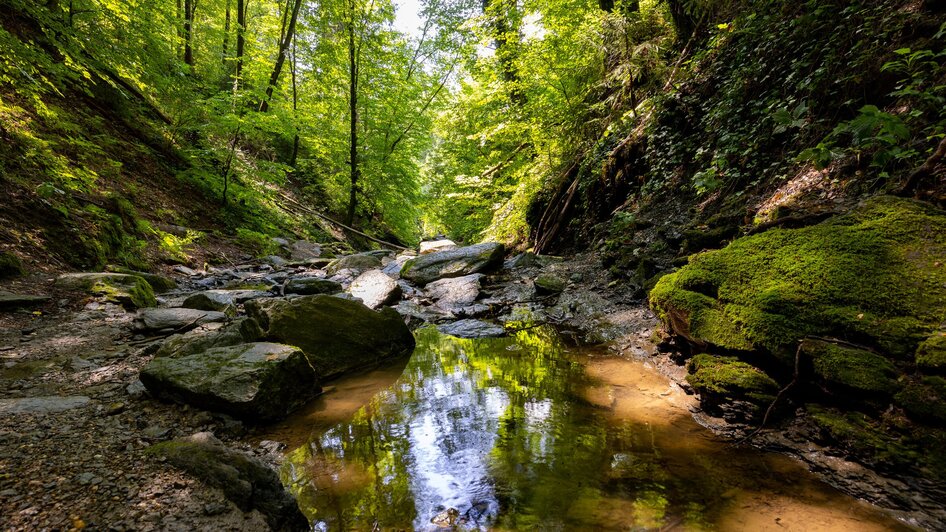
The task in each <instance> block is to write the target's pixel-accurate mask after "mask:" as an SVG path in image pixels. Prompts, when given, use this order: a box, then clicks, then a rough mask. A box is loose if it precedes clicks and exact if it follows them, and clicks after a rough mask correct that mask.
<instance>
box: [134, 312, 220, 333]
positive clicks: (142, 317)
mask: <svg viewBox="0 0 946 532" xmlns="http://www.w3.org/2000/svg"><path fill="white" fill-rule="evenodd" d="M226 320H227V315H226V314H224V313H223V312H216V311H213V310H195V309H190V308H148V309H142V310H140V311H138V316H137V317H136V318H135V323H136V326H137V327H138V328H139V329H143V330H148V331H161V330H164V329H187V328H193V327H197V326H198V325H203V324H205V323H211V322H220V321H226Z"/></svg>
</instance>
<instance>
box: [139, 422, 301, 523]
mask: <svg viewBox="0 0 946 532" xmlns="http://www.w3.org/2000/svg"><path fill="white" fill-rule="evenodd" d="M148 454H150V455H152V456H158V457H163V458H164V459H165V460H167V462H168V463H170V464H171V465H173V466H174V467H177V468H179V469H181V470H183V471H186V472H187V473H189V474H191V475H193V476H195V477H196V478H198V479H200V480H201V482H204V483H205V484H208V485H210V486H213V487H215V488H219V489H221V490H223V493H224V495H225V496H226V497H227V499H229V500H230V501H232V502H233V503H234V504H236V505H237V507H239V508H240V509H241V510H243V511H244V512H249V511H251V510H258V511H259V512H261V513H262V514H263V515H265V516H266V521H267V523H268V524H269V526H270V528H272V529H273V530H277V531H285V532H295V531H303V530H310V527H309V522H308V520H307V519H306V518H305V516H304V515H303V514H302V512H300V511H299V506H298V505H297V504H296V501H295V499H294V498H293V497H292V495H290V494H289V492H287V491H286V489H285V488H284V487H283V485H282V483H281V482H280V480H279V475H277V474H276V472H275V471H273V470H272V469H271V468H270V467H268V466H267V465H265V464H264V463H263V462H261V461H259V460H257V459H256V458H253V457H251V456H248V455H246V454H244V453H241V452H239V451H236V450H234V449H230V448H227V447H226V446H225V445H224V444H223V443H221V442H220V440H218V439H217V438H215V437H214V435H213V434H211V433H209V432H200V433H197V434H194V435H192V436H188V437H186V438H181V439H177V440H173V441H169V442H164V443H159V444H157V445H153V446H151V447H150V448H149V449H148Z"/></svg>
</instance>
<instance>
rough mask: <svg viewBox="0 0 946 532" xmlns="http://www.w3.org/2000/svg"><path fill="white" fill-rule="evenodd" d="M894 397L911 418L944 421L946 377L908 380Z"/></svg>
mask: <svg viewBox="0 0 946 532" xmlns="http://www.w3.org/2000/svg"><path fill="white" fill-rule="evenodd" d="M894 399H895V400H896V402H897V404H898V405H900V406H901V407H903V409H904V410H905V411H906V412H907V415H908V416H910V417H911V418H912V419H916V420H918V421H926V422H934V423H946V379H943V378H942V377H923V378H922V379H920V380H918V381H914V382H910V383H908V384H907V385H906V386H905V387H904V388H903V391H901V392H900V393H898V394H897V395H896V397H895V398H894Z"/></svg>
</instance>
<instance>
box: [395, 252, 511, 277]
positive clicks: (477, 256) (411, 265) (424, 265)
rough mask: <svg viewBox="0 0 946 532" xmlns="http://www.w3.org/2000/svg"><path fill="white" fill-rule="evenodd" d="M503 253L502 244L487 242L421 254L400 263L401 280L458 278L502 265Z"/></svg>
mask: <svg viewBox="0 0 946 532" xmlns="http://www.w3.org/2000/svg"><path fill="white" fill-rule="evenodd" d="M504 252H505V249H504V248H503V245H502V244H497V243H495V242H487V243H484V244H476V245H474V246H467V247H463V248H457V249H451V250H448V251H439V252H436V253H430V254H428V255H421V256H419V257H416V258H413V259H410V260H408V261H407V262H406V263H405V264H404V267H403V268H402V269H401V277H403V278H405V279H407V280H408V281H412V282H414V283H418V284H427V283H429V282H431V281H436V280H437V279H443V278H445V277H462V276H464V275H469V274H471V273H478V272H481V271H486V270H488V269H490V268H493V267H496V266H498V265H500V264H502V260H503V253H504Z"/></svg>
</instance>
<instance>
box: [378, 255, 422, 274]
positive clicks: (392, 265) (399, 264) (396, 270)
mask: <svg viewBox="0 0 946 532" xmlns="http://www.w3.org/2000/svg"><path fill="white" fill-rule="evenodd" d="M412 258H414V255H406V254H404V253H401V254H400V255H398V256H397V257H394V259H393V260H391V261H390V262H388V263H387V264H385V265H384V268H381V271H382V272H384V274H385V275H387V276H388V277H391V278H392V279H400V278H401V268H403V267H404V263H406V262H407V261H409V260H411V259H412Z"/></svg>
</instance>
